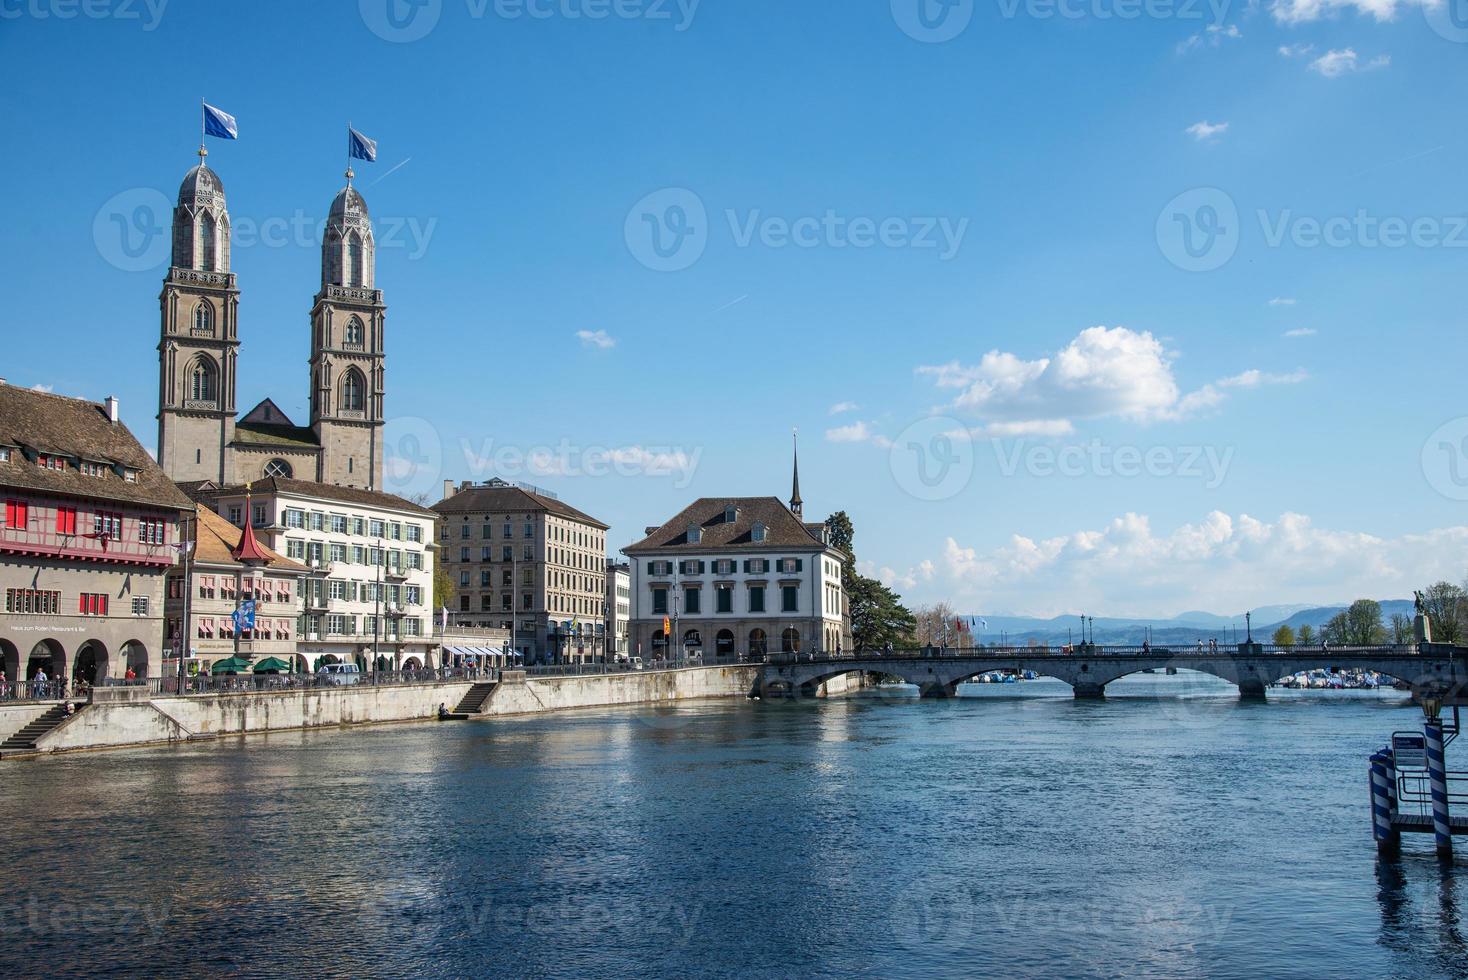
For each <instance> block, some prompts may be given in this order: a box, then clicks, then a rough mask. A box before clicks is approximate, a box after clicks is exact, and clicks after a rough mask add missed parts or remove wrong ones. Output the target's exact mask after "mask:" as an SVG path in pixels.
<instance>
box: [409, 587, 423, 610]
mask: <svg viewBox="0 0 1468 980" xmlns="http://www.w3.org/2000/svg"><path fill="white" fill-rule="evenodd" d="M404 594H405V596H406V597H407V601H408V605H410V606H421V605H423V589H422V588H420V587H419V586H416V585H410V586H408V587H407V588H406V589H405V590H404Z"/></svg>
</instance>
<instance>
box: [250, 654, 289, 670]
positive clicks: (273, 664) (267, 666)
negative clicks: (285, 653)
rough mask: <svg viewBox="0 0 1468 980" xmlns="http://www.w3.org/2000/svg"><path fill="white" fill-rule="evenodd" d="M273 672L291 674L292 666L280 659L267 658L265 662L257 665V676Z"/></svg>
mask: <svg viewBox="0 0 1468 980" xmlns="http://www.w3.org/2000/svg"><path fill="white" fill-rule="evenodd" d="M271 671H275V672H277V673H281V674H289V673H290V672H291V665H290V664H288V663H286V662H285V661H284V660H281V659H280V658H279V657H266V658H265V659H264V660H262V661H260V662H259V663H258V664H256V665H255V673H257V674H268V673H270V672H271Z"/></svg>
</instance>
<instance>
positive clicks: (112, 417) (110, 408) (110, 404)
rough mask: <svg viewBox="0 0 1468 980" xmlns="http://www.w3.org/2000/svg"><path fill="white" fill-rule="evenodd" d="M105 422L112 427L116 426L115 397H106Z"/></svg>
mask: <svg viewBox="0 0 1468 980" xmlns="http://www.w3.org/2000/svg"><path fill="white" fill-rule="evenodd" d="M107 421H109V422H111V423H112V424H113V425H116V424H117V397H116V396H115V395H108V396H107Z"/></svg>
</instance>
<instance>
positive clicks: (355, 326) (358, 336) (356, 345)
mask: <svg viewBox="0 0 1468 980" xmlns="http://www.w3.org/2000/svg"><path fill="white" fill-rule="evenodd" d="M362 335H363V330H362V321H361V320H359V319H357V318H356V317H352V318H351V319H350V320H348V321H347V329H346V333H345V334H344V335H343V339H342V344H343V346H345V347H349V348H351V349H352V350H361V349H362Z"/></svg>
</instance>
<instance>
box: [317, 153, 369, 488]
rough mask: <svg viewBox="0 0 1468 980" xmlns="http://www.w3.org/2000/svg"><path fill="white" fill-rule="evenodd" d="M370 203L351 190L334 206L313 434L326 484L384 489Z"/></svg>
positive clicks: (320, 311) (325, 262)
mask: <svg viewBox="0 0 1468 980" xmlns="http://www.w3.org/2000/svg"><path fill="white" fill-rule="evenodd" d="M376 265H377V262H376V247H375V245H374V243H373V240H372V222H371V219H370V218H369V216H368V214H367V202H366V201H364V200H363V199H362V195H361V194H359V193H357V191H356V189H355V188H354V187H352V172H351V171H350V170H348V171H347V186H346V187H345V188H344V189H343V190H342V192H341V193H340V194H338V195H337V196H336V200H334V201H332V202H331V213H330V215H329V216H328V217H327V219H326V235H325V240H324V241H323V242H322V246H321V291H320V292H318V293H317V294H316V301H315V304H314V305H313V306H312V307H311V428H312V429H313V430H315V432H316V438H317V440H318V441H319V442H320V444H321V463H320V469H319V472H318V474H317V477H316V478H317V479H318V480H319V481H321V482H322V483H335V484H340V485H342V486H349V487H361V488H365V489H369V490H380V489H381V488H382V426H383V382H384V374H383V360H384V345H383V327H384V324H385V321H386V318H387V307H385V306H383V305H382V291H381V290H379V289H377V288H376Z"/></svg>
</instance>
